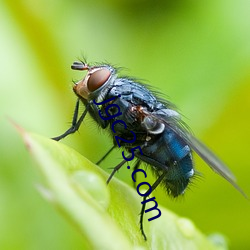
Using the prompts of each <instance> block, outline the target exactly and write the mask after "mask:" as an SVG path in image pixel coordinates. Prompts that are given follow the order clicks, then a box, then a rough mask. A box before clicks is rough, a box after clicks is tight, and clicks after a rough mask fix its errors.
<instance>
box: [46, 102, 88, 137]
mask: <svg viewBox="0 0 250 250" xmlns="http://www.w3.org/2000/svg"><path fill="white" fill-rule="evenodd" d="M79 104H80V101H79V99H78V100H77V102H76V106H75V110H74V116H73V120H72V124H71V127H70V128H69V129H68V130H67V131H66V132H65V133H63V134H62V135H59V136H57V137H53V138H51V139H53V140H55V141H60V140H61V139H63V138H64V137H66V136H68V135H69V134H73V133H75V132H76V131H77V130H78V129H79V127H80V125H81V123H82V121H83V119H84V117H85V116H86V114H87V113H88V110H89V105H87V106H86V109H85V110H84V112H83V113H82V115H81V116H80V118H79V120H78V121H77V119H78V112H79Z"/></svg>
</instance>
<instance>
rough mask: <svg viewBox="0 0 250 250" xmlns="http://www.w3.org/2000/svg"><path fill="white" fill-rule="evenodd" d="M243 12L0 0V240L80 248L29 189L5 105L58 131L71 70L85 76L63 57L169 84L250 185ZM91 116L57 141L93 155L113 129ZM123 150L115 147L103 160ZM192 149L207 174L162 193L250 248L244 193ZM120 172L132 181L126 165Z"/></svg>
mask: <svg viewBox="0 0 250 250" xmlns="http://www.w3.org/2000/svg"><path fill="white" fill-rule="evenodd" d="M249 13H250V1H247V0H238V1H233V0H221V1H216V0H210V1H200V2H199V1H194V0H187V1H181V0H177V1H164V0H162V1H146V0H135V1H132V0H121V1H114V0H109V1H108V0H106V1H93V2H91V1H69V0H68V1H59V0H54V1H48V0H38V1H36V2H33V1H28V0H26V1H1V2H0V31H1V33H0V67H1V68H0V71H1V74H0V88H1V89H0V95H1V99H0V104H1V105H0V124H1V125H0V126H1V127H0V138H1V139H0V153H1V159H0V160H1V163H0V249H80V248H81V244H82V238H81V235H80V234H79V233H78V232H77V231H76V230H75V229H74V228H73V227H72V226H71V225H70V224H69V223H68V222H67V221H66V220H65V219H64V218H63V217H62V216H61V215H60V214H59V213H58V212H57V211H56V210H55V209H54V208H53V207H52V206H51V205H50V204H47V202H46V201H44V200H43V199H42V197H41V196H40V195H39V193H38V192H37V191H36V189H35V184H36V183H38V182H39V173H37V172H36V170H35V168H33V165H34V163H33V162H32V160H31V159H30V156H29V155H28V153H27V152H26V149H25V147H24V145H23V142H22V141H21V139H20V137H19V135H18V134H17V132H16V131H15V129H14V128H13V126H12V125H11V124H10V122H9V121H8V117H10V118H12V119H14V120H15V121H16V122H17V123H18V124H20V125H21V126H22V127H24V128H25V129H27V130H30V131H33V132H36V133H40V134H42V135H45V136H47V137H52V136H56V135H59V134H61V133H62V132H64V131H65V130H66V129H67V128H68V126H69V124H70V121H71V118H72V114H73V109H74V104H75V100H76V98H75V96H74V94H73V93H72V90H71V88H72V82H71V81H72V79H73V80H77V79H80V78H82V76H83V75H82V72H75V71H72V70H71V69H70V65H71V63H72V62H73V61H74V60H77V58H79V57H80V58H82V55H85V56H86V57H87V59H88V62H96V61H97V62H98V61H108V62H110V63H112V64H115V65H117V66H123V67H125V68H127V69H126V70H125V71H123V72H124V74H126V75H131V76H136V77H138V78H141V79H146V80H147V82H148V83H150V84H151V85H153V86H154V87H156V88H157V89H159V90H161V92H162V93H164V94H166V95H167V96H169V99H170V100H171V101H172V102H174V103H175V104H176V105H177V106H178V107H179V109H180V110H181V113H183V114H184V115H185V121H186V122H187V123H188V125H189V126H190V127H191V128H192V130H193V132H194V133H195V134H196V135H197V137H199V138H200V139H202V141H204V142H205V143H206V144H207V145H208V146H209V147H210V148H211V149H212V150H213V151H214V152H216V153H217V154H218V155H219V156H220V157H221V158H222V159H223V160H224V161H225V162H226V163H227V164H228V165H229V166H230V168H231V169H232V171H233V172H234V173H235V175H236V176H237V179H238V183H239V185H240V186H241V187H242V188H243V189H244V190H245V192H246V193H247V194H248V195H250V186H249V167H250V163H249V159H248V156H249V155H248V154H249V149H250V146H249V141H250V129H249V122H250V118H249V110H250V15H249ZM93 124H94V123H93V121H91V119H89V118H88V119H87V120H86V121H85V122H84V124H83V125H82V127H81V129H80V133H76V134H75V135H72V136H70V137H68V138H66V139H65V140H64V141H63V143H65V144H67V145H69V146H71V147H73V148H75V149H77V151H79V152H80V153H81V154H83V155H85V156H86V157H88V158H89V159H90V160H92V161H94V162H96V161H97V160H98V159H99V158H100V157H101V156H102V155H103V154H104V153H105V152H106V151H107V150H108V149H109V147H110V146H111V141H110V139H109V138H108V137H107V136H105V133H103V132H102V131H100V130H97V127H96V126H95V125H93ZM93 142H95V143H93ZM120 160H121V153H120V152H119V151H117V152H114V153H112V155H111V156H110V157H109V159H107V160H105V162H103V164H102V167H103V168H104V169H107V171H110V170H108V168H110V167H113V166H114V165H115V164H116V163H118V162H119V161H120ZM195 160H196V165H197V169H198V171H199V172H202V174H203V177H202V178H198V179H197V180H195V181H194V183H193V185H192V187H191V188H190V190H188V191H187V192H186V195H185V196H184V198H180V199H178V200H177V201H174V200H172V199H170V198H169V197H167V196H166V195H165V193H164V190H162V189H161V188H158V190H157V192H156V194H155V196H156V197H157V201H159V202H160V203H161V204H162V205H164V206H166V207H167V208H169V209H171V210H173V211H175V212H176V213H178V214H179V215H181V216H184V217H189V218H190V219H192V220H193V221H194V223H195V224H196V225H197V226H198V227H199V228H200V229H201V230H202V231H203V232H204V233H206V234H210V233H213V232H220V233H222V234H224V235H226V237H227V238H228V240H229V242H230V248H231V249H250V240H249V232H250V203H249V201H247V200H246V199H244V197H242V196H241V195H240V194H239V193H238V192H237V191H236V190H235V189H234V188H233V187H232V186H231V185H230V184H228V183H227V182H226V181H224V180H223V179H222V178H221V177H219V176H218V175H216V174H214V173H213V172H212V171H211V170H210V169H209V168H208V167H207V166H206V165H205V164H204V163H203V162H202V161H201V160H199V159H197V158H195ZM117 177H118V178H120V179H123V180H124V181H125V182H127V183H129V184H130V185H132V183H131V177H130V172H129V171H128V170H127V169H126V168H124V169H122V170H121V171H120V172H119V174H118V175H117ZM55 178H56V176H55ZM152 181H153V180H152ZM97 237H98V235H97Z"/></svg>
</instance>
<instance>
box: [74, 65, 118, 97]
mask: <svg viewBox="0 0 250 250" xmlns="http://www.w3.org/2000/svg"><path fill="white" fill-rule="evenodd" d="M77 69H79V68H77ZM82 70H88V72H87V74H86V76H85V77H84V78H83V79H82V80H80V81H79V82H77V83H76V84H75V86H74V87H73V90H74V92H75V94H76V95H77V96H78V97H80V98H81V99H85V100H88V101H89V100H93V99H96V101H97V102H100V101H102V100H103V99H104V97H105V95H106V93H107V90H108V86H110V85H111V84H112V83H113V82H114V81H115V79H116V77H117V75H116V72H115V69H114V68H113V67H111V66H109V65H103V66H96V67H95V66H94V67H88V66H85V67H82Z"/></svg>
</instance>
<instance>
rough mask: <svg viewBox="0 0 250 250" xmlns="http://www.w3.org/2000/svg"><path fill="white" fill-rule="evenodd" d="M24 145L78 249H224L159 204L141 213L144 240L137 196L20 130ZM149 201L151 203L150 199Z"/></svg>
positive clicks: (73, 153)
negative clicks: (76, 236)
mask: <svg viewBox="0 0 250 250" xmlns="http://www.w3.org/2000/svg"><path fill="white" fill-rule="evenodd" d="M19 130H20V131H21V134H22V137H23V139H24V142H25V144H26V145H27V148H28V150H29V152H30V154H31V155H32V156H33V158H34V159H35V161H36V162H37V165H38V167H39V170H41V173H42V174H43V176H44V182H45V185H46V187H44V186H43V185H39V191H40V192H41V193H42V194H43V196H44V197H45V198H46V199H47V200H48V201H49V202H51V203H52V204H54V205H55V207H56V208H58V210H59V211H60V212H62V214H63V215H64V216H65V218H67V219H68V220H69V221H70V222H71V223H72V224H73V225H74V226H75V227H76V228H77V229H78V230H79V231H80V232H81V234H82V237H83V238H84V245H83V248H82V249H102V250H103V249H108V250H112V249H114V250H117V249H119V250H121V249H124V250H128V249H171V250H172V249H226V246H225V244H222V245H215V244H213V243H212V242H211V241H210V240H208V239H207V237H206V236H205V235H203V234H202V233H201V232H200V231H199V230H198V229H197V228H196V227H195V225H194V224H193V223H192V222H191V221H190V220H188V219H186V218H180V217H178V216H177V215H175V214H174V213H172V212H170V211H168V210H166V209H165V208H163V207H160V210H161V212H162V214H161V216H160V217H159V218H157V219H155V220H153V221H150V222H148V220H147V218H149V216H150V217H152V214H151V215H149V214H150V213H154V212H148V213H147V214H145V218H144V227H145V233H146V235H147V238H148V240H147V241H144V240H143V237H142V235H141V232H140V230H139V212H140V208H141V203H140V202H141V197H140V196H139V195H138V193H137V192H136V191H135V190H134V189H132V188H131V187H129V186H128V185H126V184H124V183H122V182H121V181H119V180H117V179H116V178H113V179H112V181H111V183H110V184H109V185H108V186H107V185H106V180H107V178H108V174H107V173H106V172H104V171H103V170H102V169H100V168H99V167H98V166H96V165H95V164H93V163H91V162H90V161H88V160H87V159H86V158H84V157H83V156H82V155H80V154H79V153H77V152H76V151H75V150H73V149H71V148H69V147H67V146H65V145H63V144H62V143H60V142H56V141H53V140H51V139H47V138H44V137H41V136H38V135H35V134H31V133H28V132H25V131H23V130H21V129H20V128H19ZM149 206H150V204H149Z"/></svg>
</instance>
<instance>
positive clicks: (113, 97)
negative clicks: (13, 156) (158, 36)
mask: <svg viewBox="0 0 250 250" xmlns="http://www.w3.org/2000/svg"><path fill="white" fill-rule="evenodd" d="M71 68H72V69H73V70H84V71H87V74H86V76H85V77H84V78H83V79H82V80H80V81H79V82H77V83H75V85H74V87H73V91H74V92H75V94H76V96H77V97H78V99H77V102H76V106H75V111H74V116H73V120H72V125H71V127H70V128H69V129H68V130H67V131H66V132H65V133H63V134H62V135H60V136H58V137H54V138H53V139H54V140H56V141H59V140H61V139H63V138H64V137H66V136H68V135H69V134H72V133H74V132H76V131H77V130H78V129H79V127H80V125H81V123H82V121H83V120H84V118H85V116H86V114H87V113H89V114H90V115H91V117H92V118H93V119H94V120H95V122H96V123H97V124H99V125H100V126H101V128H102V129H107V130H108V131H109V132H110V133H111V135H112V136H113V138H114V146H113V147H112V148H111V149H110V150H109V151H108V152H107V153H106V154H105V155H104V157H102V159H101V160H100V161H99V162H98V163H100V162H101V161H102V160H103V159H104V158H106V157H107V156H108V155H109V154H110V152H111V151H112V150H113V149H114V148H115V147H117V143H116V142H115V141H116V140H115V139H117V137H119V138H120V140H119V141H118V142H119V143H118V145H119V146H121V147H123V148H124V149H125V151H126V152H127V153H128V156H127V157H125V156H124V157H125V158H124V159H131V155H132V153H133V155H134V156H135V157H136V159H137V160H136V163H135V166H134V169H135V170H136V169H138V168H139V166H140V165H141V164H142V163H146V164H148V165H150V166H151V169H152V171H153V172H154V174H155V176H156V177H157V179H156V181H155V183H154V184H153V185H152V191H153V190H154V189H155V188H156V187H157V186H158V185H159V184H160V183H161V184H162V185H163V186H164V187H165V189H166V191H167V193H168V194H169V195H170V196H172V197H177V196H179V195H182V194H183V193H184V192H185V190H186V188H187V186H188V185H189V183H190V181H191V179H192V178H193V176H194V174H195V170H194V162H193V158H192V152H193V151H194V152H196V153H197V154H198V155H199V156H200V157H201V158H202V159H203V160H204V161H205V162H206V163H207V164H208V165H209V166H210V167H211V168H212V169H213V170H214V171H215V172H217V173H218V174H219V175H221V176H222V177H223V178H224V179H226V180H227V181H228V182H230V183H231V184H232V185H233V186H234V187H235V188H236V189H237V190H238V191H239V192H240V193H242V194H243V195H244V196H245V197H246V195H245V194H244V192H243V191H242V190H241V188H240V187H239V186H238V185H237V184H236V179H235V177H234V175H233V173H232V172H231V171H230V170H229V169H228V168H227V166H226V165H225V164H224V163H223V162H222V161H221V160H220V159H219V158H218V157H217V156H216V155H215V154H214V153H213V152H212V151H210V150H209V149H208V148H207V147H206V146H205V145H204V144H203V143H201V142H200V141H199V140H198V139H196V138H195V137H194V136H193V135H192V134H191V133H190V132H189V130H188V129H187V127H186V125H185V124H184V122H183V121H182V120H181V117H180V114H179V113H178V112H177V111H176V110H175V106H174V105H173V104H172V103H170V102H169V101H166V100H163V99H161V98H158V97H157V95H156V94H155V93H154V92H152V91H150V90H149V89H148V87H147V86H146V85H144V84H142V83H140V82H137V81H135V80H134V79H132V78H128V77H119V76H118V75H117V70H116V69H115V68H114V67H112V66H111V65H108V64H103V65H94V66H90V65H88V64H87V63H85V62H74V63H73V64H72V66H71ZM80 102H81V103H83V105H84V106H85V110H84V112H83V113H82V114H81V115H80V117H78V113H79V105H80ZM108 105H113V107H112V108H108V109H107V110H106V108H107V107H108ZM117 107H119V110H118V109H117ZM118 112H120V114H119V117H118V116H117V113H118ZM118 119H119V120H122V121H124V122H126V127H125V126H124V125H121V124H118V123H119V121H118ZM112 124H116V126H115V127H114V126H112ZM114 128H115V134H114ZM131 131H132V132H133V134H134V135H135V138H136V139H135V140H132V137H131V136H132V134H131ZM121 138H123V140H121ZM128 141H129V142H130V143H127V142H128ZM135 148H138V149H140V150H135ZM125 163H126V160H123V161H122V162H121V163H120V164H118V165H117V166H116V167H115V168H114V170H113V172H112V173H111V175H110V177H109V179H108V181H107V182H109V181H110V180H111V179H112V177H113V175H114V174H115V172H116V171H118V169H120V168H121V167H122V166H123V165H124V164H125ZM146 198H147V196H144V197H143V201H142V204H143V205H142V208H141V213H140V229H141V232H142V234H143V236H144V238H145V239H146V236H145V233H144V230H143V214H144V211H145V206H146V202H145V200H146Z"/></svg>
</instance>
